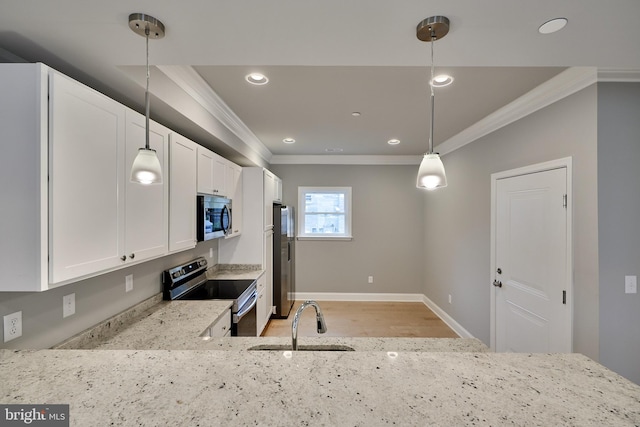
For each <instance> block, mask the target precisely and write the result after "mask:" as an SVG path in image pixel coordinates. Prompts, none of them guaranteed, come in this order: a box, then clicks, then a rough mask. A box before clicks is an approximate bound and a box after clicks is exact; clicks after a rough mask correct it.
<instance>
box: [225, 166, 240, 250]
mask: <svg viewBox="0 0 640 427" xmlns="http://www.w3.org/2000/svg"><path fill="white" fill-rule="evenodd" d="M227 169H228V170H229V171H230V172H231V173H230V174H229V179H230V180H231V181H229V182H231V189H230V191H229V193H230V197H231V199H232V200H233V204H232V207H231V225H232V232H231V234H230V235H227V238H229V237H237V236H239V235H240V233H242V215H243V202H242V195H243V192H242V167H241V166H238V165H236V164H235V163H231V162H229V167H228V168H227Z"/></svg>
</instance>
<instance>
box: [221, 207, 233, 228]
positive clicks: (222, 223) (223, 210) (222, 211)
mask: <svg viewBox="0 0 640 427" xmlns="http://www.w3.org/2000/svg"><path fill="white" fill-rule="evenodd" d="M225 214H226V216H227V218H229V221H227V226H226V227H225V224H224V217H225ZM220 227H222V232H223V233H224V235H225V236H226V235H227V234H229V231H231V211H230V210H229V206H228V205H224V207H223V208H222V209H221V210H220Z"/></svg>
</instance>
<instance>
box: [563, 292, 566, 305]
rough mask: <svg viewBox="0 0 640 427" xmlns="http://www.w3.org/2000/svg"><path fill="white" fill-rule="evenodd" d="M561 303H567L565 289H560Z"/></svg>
mask: <svg viewBox="0 0 640 427" xmlns="http://www.w3.org/2000/svg"><path fill="white" fill-rule="evenodd" d="M562 303H563V304H566V303H567V291H562Z"/></svg>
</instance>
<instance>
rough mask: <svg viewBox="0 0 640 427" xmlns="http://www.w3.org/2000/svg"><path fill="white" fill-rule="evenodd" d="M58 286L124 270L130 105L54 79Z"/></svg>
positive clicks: (53, 219)
mask: <svg viewBox="0 0 640 427" xmlns="http://www.w3.org/2000/svg"><path fill="white" fill-rule="evenodd" d="M49 95H50V101H49V102H50V108H49V132H50V135H49V150H50V158H49V174H50V181H49V195H50V200H49V222H50V230H49V231H50V236H49V238H50V240H49V256H50V262H49V273H50V277H49V279H50V282H51V283H59V282H64V281H66V280H69V279H73V278H76V277H80V276H83V275H88V274H92V273H95V272H98V271H101V270H107V269H110V268H113V267H117V266H119V265H120V264H121V262H122V261H121V259H120V257H121V256H122V255H123V254H124V232H125V230H124V206H123V205H124V196H125V194H124V191H122V190H123V189H124V177H125V172H124V170H123V162H122V161H121V160H120V159H121V158H122V157H123V156H122V153H123V152H124V147H125V111H126V107H124V106H123V105H120V104H118V103H117V102H115V101H113V100H111V99H109V98H107V97H106V96H104V95H102V94H100V93H98V92H96V91H94V90H92V89H90V88H88V87H86V86H84V85H81V84H80V83H78V82H75V81H73V80H71V79H69V78H67V77H65V76H63V75H60V74H58V73H55V72H52V73H50V87H49Z"/></svg>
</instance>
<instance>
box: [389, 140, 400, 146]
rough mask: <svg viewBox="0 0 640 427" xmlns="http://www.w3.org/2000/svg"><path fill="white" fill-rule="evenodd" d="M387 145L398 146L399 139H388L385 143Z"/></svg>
mask: <svg viewBox="0 0 640 427" xmlns="http://www.w3.org/2000/svg"><path fill="white" fill-rule="evenodd" d="M387 144H389V145H398V144H400V140H399V139H390V140H388V141H387Z"/></svg>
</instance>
